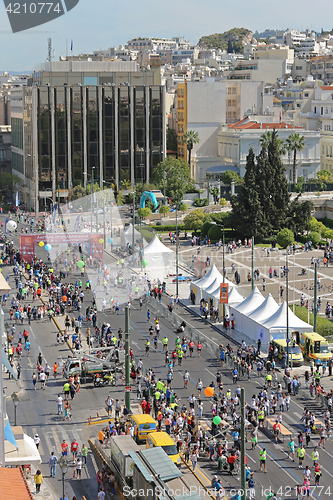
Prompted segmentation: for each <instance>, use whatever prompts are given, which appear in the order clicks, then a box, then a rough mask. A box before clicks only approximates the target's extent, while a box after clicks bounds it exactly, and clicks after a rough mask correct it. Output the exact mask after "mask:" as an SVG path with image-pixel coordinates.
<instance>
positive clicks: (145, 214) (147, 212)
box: [138, 207, 151, 218]
mask: <svg viewBox="0 0 333 500" xmlns="http://www.w3.org/2000/svg"><path fill="white" fill-rule="evenodd" d="M150 215H151V210H150V208H149V207H145V208H139V210H138V216H139V217H143V218H145V217H149V216H150Z"/></svg>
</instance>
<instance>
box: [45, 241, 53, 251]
mask: <svg viewBox="0 0 333 500" xmlns="http://www.w3.org/2000/svg"><path fill="white" fill-rule="evenodd" d="M51 248H52V247H51V245H50V243H46V245H45V250H46V251H47V252H49V251H50V250H51Z"/></svg>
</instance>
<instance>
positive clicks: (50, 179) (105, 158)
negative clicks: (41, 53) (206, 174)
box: [11, 63, 167, 209]
mask: <svg viewBox="0 0 333 500" xmlns="http://www.w3.org/2000/svg"><path fill="white" fill-rule="evenodd" d="M52 64H53V63H52ZM66 64H67V63H66ZM126 64H127V63H126ZM147 73H148V74H145V72H133V73H130V72H129V73H127V82H128V83H127V84H125V83H123V84H120V85H116V84H114V83H106V84H104V85H103V84H101V80H102V79H103V74H102V73H97V74H96V73H95V74H93V72H92V73H90V75H89V74H87V73H83V74H80V73H79V74H78V75H75V76H74V75H73V73H72V72H70V71H69V72H68V73H66V72H65V73H62V72H58V73H53V72H52V74H51V73H49V75H47V74H46V73H45V72H43V73H40V74H39V75H34V78H36V79H37V80H39V81H42V82H43V83H44V84H40V85H36V84H34V85H29V86H27V87H21V88H14V89H12V95H11V120H12V168H13V173H14V174H16V175H18V177H19V178H20V179H21V183H20V186H19V198H20V200H21V203H24V204H25V206H26V207H30V206H31V207H33V208H34V209H35V208H36V207H37V209H38V206H39V199H40V198H44V199H49V198H50V197H51V198H52V199H53V201H55V198H56V196H58V193H59V196H60V198H61V200H64V198H69V199H70V197H71V191H72V189H73V188H74V187H75V186H76V185H82V186H86V185H87V184H88V183H90V182H91V180H92V178H94V181H95V182H96V181H97V182H99V183H100V186H101V187H103V185H109V186H110V184H111V183H113V184H116V185H118V186H121V184H122V182H125V181H127V182H131V183H132V185H133V183H134V181H135V180H137V181H141V180H142V181H143V182H146V181H147V182H148V181H149V180H150V179H151V178H152V177H153V173H154V168H155V167H156V165H157V164H158V163H159V162H160V161H162V160H163V158H164V156H165V152H166V137H165V131H166V125H165V123H166V118H167V115H166V111H165V87H163V86H160V85H153V84H149V85H147V84H145V82H146V81H147V80H149V79H150V78H151V79H152V80H153V78H154V77H153V75H152V74H151V73H150V72H147ZM47 78H49V82H50V84H49V85H46V80H47ZM75 78H77V80H75ZM89 78H90V79H89ZM119 78H120V76H119V75H117V74H116V73H114V74H110V75H109V79H110V80H111V79H114V80H117V79H119ZM64 80H65V81H64ZM73 81H76V82H77V81H81V82H83V83H85V84H82V85H79V84H78V83H76V84H74V82H73ZM89 82H90V84H89ZM36 179H38V182H36ZM103 183H106V184H103Z"/></svg>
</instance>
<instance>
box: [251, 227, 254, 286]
mask: <svg viewBox="0 0 333 500" xmlns="http://www.w3.org/2000/svg"><path fill="white" fill-rule="evenodd" d="M253 288H254V236H252V240H251V289H252V290H253Z"/></svg>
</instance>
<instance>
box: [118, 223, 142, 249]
mask: <svg viewBox="0 0 333 500" xmlns="http://www.w3.org/2000/svg"><path fill="white" fill-rule="evenodd" d="M141 238H142V237H141V233H140V231H138V230H137V229H135V228H134V243H136V242H137V241H140V240H141ZM128 243H129V244H130V245H131V246H132V244H133V224H130V225H129V226H128V227H127V228H126V229H125V231H124V232H123V234H122V244H123V245H127V244H128Z"/></svg>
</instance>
